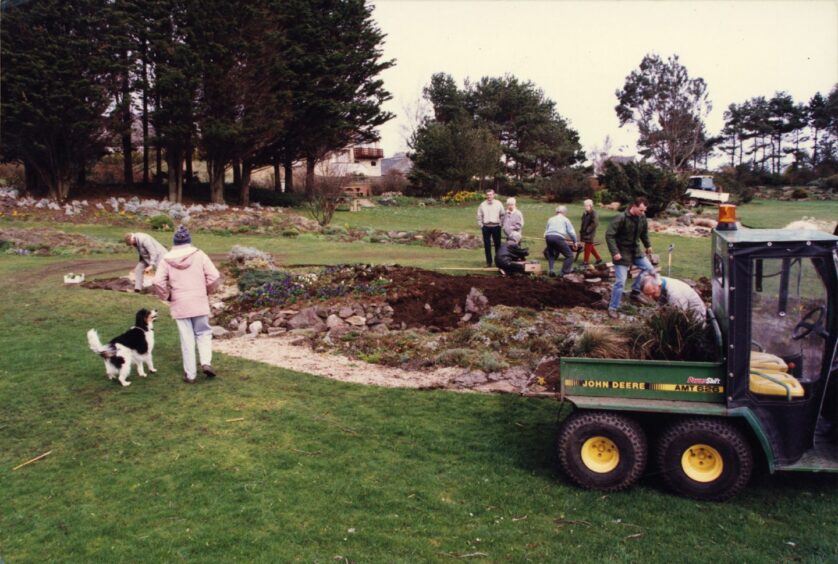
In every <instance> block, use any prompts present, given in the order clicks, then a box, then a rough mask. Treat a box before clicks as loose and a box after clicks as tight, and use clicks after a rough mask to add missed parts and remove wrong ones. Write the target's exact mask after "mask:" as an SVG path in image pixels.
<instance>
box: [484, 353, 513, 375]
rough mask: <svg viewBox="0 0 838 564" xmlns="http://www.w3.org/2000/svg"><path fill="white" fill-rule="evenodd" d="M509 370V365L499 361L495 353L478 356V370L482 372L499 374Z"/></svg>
mask: <svg viewBox="0 0 838 564" xmlns="http://www.w3.org/2000/svg"><path fill="white" fill-rule="evenodd" d="M507 368H509V364H508V363H506V362H504V361H503V360H501V359H499V358H498V357H497V355H495V353H491V352H488V351H487V352H484V353H483V354H482V355H480V369H481V370H483V372H500V371H502V370H506V369H507Z"/></svg>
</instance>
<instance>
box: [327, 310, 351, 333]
mask: <svg viewBox="0 0 838 564" xmlns="http://www.w3.org/2000/svg"><path fill="white" fill-rule="evenodd" d="M326 327H328V328H329V330H332V329H339V328H342V327H346V322H344V320H343V319H341V318H340V317H338V316H337V315H335V314H332V315H330V316H329V317H327V318H326Z"/></svg>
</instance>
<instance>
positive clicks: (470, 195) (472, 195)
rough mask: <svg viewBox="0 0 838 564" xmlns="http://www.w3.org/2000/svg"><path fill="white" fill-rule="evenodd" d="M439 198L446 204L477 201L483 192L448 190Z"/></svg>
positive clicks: (480, 198)
mask: <svg viewBox="0 0 838 564" xmlns="http://www.w3.org/2000/svg"><path fill="white" fill-rule="evenodd" d="M441 199H442V201H443V202H444V203H446V204H465V203H467V202H479V201H480V200H482V199H483V194H481V193H480V192H469V191H466V190H458V191H451V192H448V193H447V194H445V195H444V196H443V197H442V198H441Z"/></svg>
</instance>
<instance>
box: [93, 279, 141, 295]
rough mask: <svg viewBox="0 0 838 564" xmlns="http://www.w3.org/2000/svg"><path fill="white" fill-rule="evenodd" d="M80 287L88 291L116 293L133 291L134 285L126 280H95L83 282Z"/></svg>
mask: <svg viewBox="0 0 838 564" xmlns="http://www.w3.org/2000/svg"><path fill="white" fill-rule="evenodd" d="M81 287H82V288H87V289H89V290H114V291H116V292H133V291H134V283H133V282H131V281H130V280H128V279H127V278H97V279H96V280H85V281H84V282H82V283H81Z"/></svg>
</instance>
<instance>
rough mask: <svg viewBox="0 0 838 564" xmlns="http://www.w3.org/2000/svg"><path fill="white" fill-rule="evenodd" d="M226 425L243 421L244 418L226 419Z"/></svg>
mask: <svg viewBox="0 0 838 564" xmlns="http://www.w3.org/2000/svg"><path fill="white" fill-rule="evenodd" d="M226 421H227V423H235V422H236V421H244V417H235V418H233V419H227V420H226Z"/></svg>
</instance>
